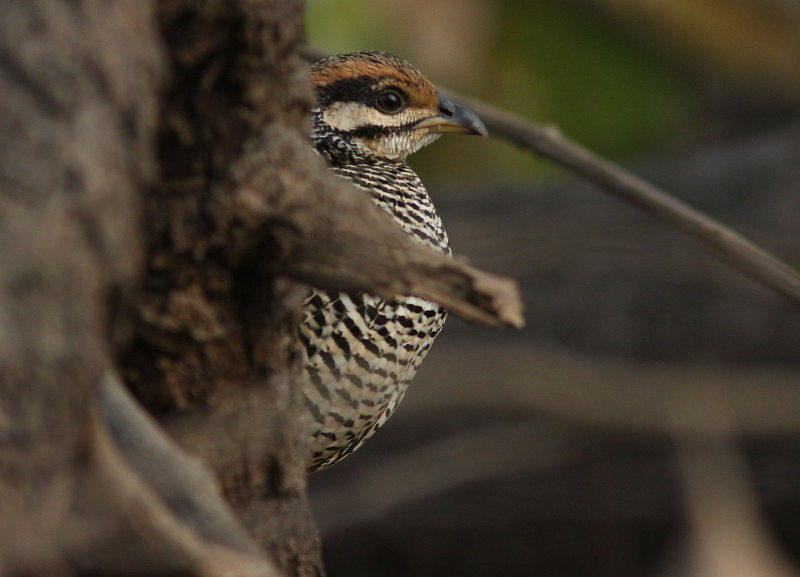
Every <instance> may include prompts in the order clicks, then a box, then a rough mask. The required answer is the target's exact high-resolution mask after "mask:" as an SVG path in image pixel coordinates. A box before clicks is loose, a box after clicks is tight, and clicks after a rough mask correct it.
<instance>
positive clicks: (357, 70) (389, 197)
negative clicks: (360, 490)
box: [298, 50, 487, 473]
mask: <svg viewBox="0 0 800 577" xmlns="http://www.w3.org/2000/svg"><path fill="white" fill-rule="evenodd" d="M311 84H312V87H313V89H314V91H315V93H316V97H317V104H316V106H315V107H314V108H313V109H312V110H311V116H312V130H311V141H312V144H313V146H314V149H315V150H316V152H317V153H318V154H319V155H320V156H321V157H322V158H323V159H324V160H325V161H326V162H327V164H328V167H329V169H330V170H331V171H332V172H333V173H334V174H336V175H338V176H339V177H341V178H344V179H345V180H348V181H349V182H351V183H352V184H354V185H355V186H356V187H357V188H358V189H360V190H361V191H364V192H366V193H367V194H369V196H370V198H371V199H372V201H373V202H374V203H375V204H376V205H378V206H379V207H380V208H382V209H383V210H385V211H386V212H387V213H388V214H389V215H390V216H391V217H392V218H393V220H394V221H395V222H396V223H397V224H398V225H400V227H401V228H402V229H403V230H404V231H405V232H406V233H407V234H408V235H409V236H410V237H411V238H412V239H414V240H415V241H417V242H419V243H421V244H423V245H426V246H428V247H431V248H433V249H435V250H437V251H439V252H441V253H444V254H446V255H448V256H452V254H451V250H450V246H449V242H448V238H447V232H446V231H445V229H444V226H443V225H442V221H441V219H440V218H439V215H438V213H437V212H436V209H435V207H434V205H433V202H432V201H431V198H430V196H429V194H428V191H427V190H426V188H425V185H424V184H423V182H422V180H421V179H420V177H419V176H418V175H417V174H416V173H415V172H414V171H413V170H412V169H411V167H410V166H409V165H408V163H407V162H406V158H407V157H408V156H409V155H410V154H412V153H414V152H416V151H417V150H419V149H420V148H422V147H423V146H426V145H428V144H430V143H432V142H434V141H435V140H437V139H438V138H439V137H440V136H441V135H442V134H445V133H461V134H476V135H483V136H487V130H486V127H485V125H484V124H483V122H482V121H481V120H480V118H479V117H478V116H477V115H476V114H475V113H474V112H472V111H471V110H469V109H468V108H466V107H464V106H461V105H459V104H456V103H455V102H453V101H452V100H450V99H449V98H446V97H445V96H443V95H441V94H439V93H438V91H437V90H436V88H435V87H434V85H433V84H431V82H430V81H429V80H428V79H427V78H426V77H425V76H424V75H423V74H422V73H421V72H420V71H419V70H417V69H416V68H415V67H414V66H412V65H411V64H409V63H408V62H406V61H405V60H403V59H401V58H398V57H397V56H394V55H392V54H389V53H387V52H382V51H374V50H367V51H359V52H351V53H347V54H338V55H334V56H330V57H327V58H324V59H322V60H320V61H318V62H316V63H314V64H313V65H312V66H311ZM446 317H447V311H446V310H445V309H444V308H443V307H441V306H440V305H438V304H436V303H433V302H430V301H427V300H424V299H422V298H418V297H413V296H403V297H396V298H394V299H391V300H387V299H383V298H379V297H377V296H374V295H370V294H365V293H342V292H334V291H325V290H318V289H311V291H310V294H309V295H308V297H307V298H306V299H305V302H304V303H303V308H302V320H301V322H300V325H299V330H298V336H299V339H300V342H301V349H302V350H303V353H304V357H303V362H304V369H305V380H304V383H303V386H302V403H303V405H304V407H305V408H306V410H307V413H308V416H309V417H310V419H309V422H311V435H310V446H309V460H308V464H307V471H308V472H309V473H311V472H314V471H318V470H322V469H325V468H327V467H329V466H330V465H333V464H334V463H336V462H338V461H340V460H341V459H343V458H344V457H346V456H347V455H349V454H351V453H352V452H353V451H355V450H356V449H358V448H359V447H361V445H363V443H364V442H365V441H366V440H367V439H368V438H369V437H370V436H372V435H373V434H374V433H375V431H376V430H378V429H379V428H380V427H381V426H383V425H384V423H386V421H387V419H388V418H389V417H390V416H391V414H392V413H393V412H394V410H395V408H396V407H397V405H398V403H399V402H400V401H401V399H402V398H403V395H404V394H405V392H406V390H407V388H408V385H409V383H410V382H411V380H412V379H413V378H414V375H415V374H416V372H417V369H418V368H419V366H420V364H421V363H422V360H423V359H424V358H425V356H426V354H427V353H428V350H429V349H430V347H431V345H432V344H433V341H434V339H435V338H436V336H437V335H438V334H439V332H440V331H441V329H442V326H443V325H444V322H445V319H446Z"/></svg>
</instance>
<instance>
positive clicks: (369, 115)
mask: <svg viewBox="0 0 800 577" xmlns="http://www.w3.org/2000/svg"><path fill="white" fill-rule="evenodd" d="M422 118H424V113H420V112H419V111H416V110H413V109H412V110H406V111H403V112H401V113H400V114H385V113H383V112H380V111H378V110H376V109H375V108H373V107H372V106H368V105H366V104H362V103H360V102H334V103H333V104H331V105H330V106H328V107H327V108H326V109H325V112H323V114H322V120H323V121H324V122H325V124H327V125H328V126H330V127H331V128H335V129H337V130H342V131H344V132H348V131H350V130H355V129H356V128H361V127H362V126H387V127H389V126H403V125H404V124H408V123H409V122H413V121H414V120H417V119H420V120H421V119H422Z"/></svg>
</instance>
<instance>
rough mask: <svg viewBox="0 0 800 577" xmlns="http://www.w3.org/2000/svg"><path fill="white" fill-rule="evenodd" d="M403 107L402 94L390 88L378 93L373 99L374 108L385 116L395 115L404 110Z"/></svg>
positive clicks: (404, 103)
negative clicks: (384, 113)
mask: <svg viewBox="0 0 800 577" xmlns="http://www.w3.org/2000/svg"><path fill="white" fill-rule="evenodd" d="M405 105H406V102H405V98H404V97H403V95H402V93H400V92H398V91H397V90H394V89H391V88H390V89H387V90H384V91H382V92H380V93H378V97H377V98H376V99H375V107H376V108H377V109H378V110H380V111H381V112H386V113H387V114H396V113H397V112H400V111H401V110H402V109H403V108H405Z"/></svg>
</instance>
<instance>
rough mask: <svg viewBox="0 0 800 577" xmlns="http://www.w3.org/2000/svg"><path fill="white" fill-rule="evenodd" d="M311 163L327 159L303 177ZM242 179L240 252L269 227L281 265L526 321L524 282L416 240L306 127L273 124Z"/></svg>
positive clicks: (237, 175) (236, 254) (238, 175)
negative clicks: (299, 131)
mask: <svg viewBox="0 0 800 577" xmlns="http://www.w3.org/2000/svg"><path fill="white" fill-rule="evenodd" d="M276 156H280V160H277V159H276ZM310 164H311V165H313V164H319V170H318V171H317V177H316V178H315V179H314V180H313V182H311V183H298V182H296V179H294V178H293V177H292V174H293V173H292V171H293V170H299V169H300V167H301V166H302V167H304V169H306V170H307V169H308V166H309V165H310ZM265 166H282V167H284V169H285V170H284V171H283V173H282V174H283V175H285V176H286V178H285V179H278V181H276V180H275V179H274V178H272V173H269V172H267V171H265V170H264V167H265ZM232 179H233V183H232V186H233V188H234V194H233V198H234V200H233V202H234V203H235V204H236V206H235V208H234V210H233V213H234V217H233V218H234V220H235V224H234V225H233V226H234V228H235V230H236V234H237V238H238V239H239V240H240V241H241V242H240V243H239V245H238V246H235V247H234V249H233V254H232V255H231V256H232V258H234V259H235V260H238V261H241V260H242V259H248V258H251V259H252V258H256V259H257V258H258V255H257V254H254V253H253V251H256V253H258V251H259V250H261V248H260V247H259V243H260V242H264V241H265V240H266V239H264V237H263V234H267V235H270V238H269V241H270V243H277V245H278V247H279V250H280V252H281V255H280V256H281V258H280V259H279V260H280V264H279V266H278V268H279V270H278V271H277V272H281V273H284V274H287V275H289V276H291V277H294V278H296V279H299V280H301V281H303V282H306V283H308V284H311V285H314V286H317V287H321V288H329V289H334V290H363V291H368V292H371V293H373V294H376V295H379V296H382V297H385V298H393V297H394V296H396V295H401V294H402V295H409V294H413V295H416V296H421V297H425V298H428V299H430V300H433V301H436V302H438V303H440V304H442V305H444V306H445V307H447V308H448V309H449V310H450V311H451V312H453V313H454V314H457V315H459V316H461V317H463V318H465V319H466V320H469V321H472V322H476V323H480V324H485V325H491V326H497V325H500V324H506V325H510V326H513V327H517V328H520V327H522V326H523V324H524V320H523V317H522V299H521V297H520V294H519V289H518V287H517V285H516V283H515V282H514V281H512V280H510V279H507V278H502V277H499V276H495V275H492V274H490V273H487V272H483V271H480V270H477V269H475V268H473V267H471V266H469V265H467V264H465V263H463V262H459V261H457V260H455V261H454V260H451V259H449V258H447V257H445V256H444V255H442V254H440V253H438V252H435V251H433V250H432V249H429V248H427V247H424V246H422V245H420V244H419V243H416V242H413V241H412V240H411V239H410V238H409V237H408V235H407V234H405V233H404V232H403V231H402V230H401V229H400V228H399V227H398V226H397V225H396V224H394V223H393V222H392V221H391V219H389V217H388V216H386V215H385V214H384V213H383V212H382V211H381V210H380V209H378V208H376V207H375V206H373V205H372V203H370V202H366V201H365V197H364V195H363V194H362V193H360V192H359V191H357V190H356V189H355V187H353V186H352V185H350V184H348V183H346V182H345V181H343V180H341V179H337V178H335V177H332V176H331V175H330V173H329V172H328V171H327V170H326V169H325V168H324V167H323V165H322V162H321V160H320V159H318V158H317V157H315V156H314V154H313V153H312V152H311V151H310V150H309V146H308V143H307V142H306V141H304V140H303V139H301V138H300V137H299V136H298V135H296V134H293V133H288V134H287V133H286V132H285V131H279V130H268V131H267V134H266V136H265V138H264V139H263V140H259V141H258V142H256V143H254V144H253V145H252V146H251V147H250V150H249V151H248V152H246V153H245V155H244V156H243V158H242V159H241V161H240V162H239V164H238V165H237V166H236V167H234V169H233V170H232ZM298 186H305V187H307V189H306V190H305V191H304V194H302V195H297V194H294V195H289V194H281V191H282V190H287V189H291V188H292V187H294V188H296V187H298ZM219 197H220V199H221V202H225V201H226V199H228V198H230V195H229V193H226V192H221V193H220V194H219ZM280 199H291V200H283V201H281V200H280ZM281 205H282V206H281ZM276 206H280V209H279V210H276V209H275V207H276ZM267 223H269V226H268V227H267V226H266V224H267ZM354 223H358V224H357V226H355V225H354ZM259 231H262V232H263V234H262V235H261V236H259ZM234 244H236V243H234Z"/></svg>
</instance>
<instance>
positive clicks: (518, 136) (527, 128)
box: [442, 90, 800, 302]
mask: <svg viewBox="0 0 800 577" xmlns="http://www.w3.org/2000/svg"><path fill="white" fill-rule="evenodd" d="M442 92H443V93H445V94H451V95H452V96H453V98H457V99H458V100H459V101H460V102H463V103H464V104H465V105H466V106H469V107H470V108H471V109H472V110H474V111H475V112H476V113H477V114H478V115H479V116H480V117H481V118H482V119H483V121H484V123H485V124H486V126H487V127H488V128H489V131H490V132H492V133H494V134H496V135H498V136H501V137H503V138H505V139H507V140H509V141H510V142H513V143H514V144H517V145H519V146H521V147H523V148H526V149H528V150H530V151H532V152H534V153H536V154H538V155H541V156H543V157H545V158H549V159H550V160H553V161H555V162H557V163H559V164H561V165H562V166H565V167H566V168H569V169H570V170H572V171H573V172H576V173H577V174H579V175H581V176H583V177H584V178H586V179H587V180H589V181H590V182H593V183H594V184H596V185H598V186H600V187H602V188H603V189H604V190H606V191H608V192H610V193H611V194H613V195H614V196H615V197H617V198H619V199H620V200H622V201H624V202H626V203H628V204H630V205H632V206H634V207H636V208H639V209H641V210H643V211H645V212H647V213H650V214H652V215H653V216H655V217H656V218H658V219H659V220H662V221H664V222H666V223H668V224H671V225H673V226H675V227H676V228H678V229H680V230H682V231H684V232H686V233H688V234H689V235H690V236H692V237H693V238H695V239H696V240H697V241H699V242H700V243H701V244H703V245H704V246H705V247H706V248H707V249H709V250H710V251H711V252H712V253H714V254H715V255H716V256H717V257H719V258H720V259H721V260H723V261H724V262H726V263H727V264H729V265H730V266H732V267H733V268H735V269H737V270H738V271H740V272H742V273H744V274H746V275H747V276H749V277H751V278H752V279H754V280H756V281H757V282H759V283H761V284H762V285H764V286H766V287H768V288H770V289H772V290H774V291H776V292H778V293H780V294H782V295H784V296H786V297H788V298H790V299H791V300H793V301H795V302H800V273H798V271H797V270H796V269H794V268H792V267H791V266H789V265H788V264H786V263H785V262H783V261H781V260H780V259H778V258H777V257H776V256H774V255H773V254H771V253H769V252H767V251H765V250H764V249H762V248H761V247H759V246H758V245H756V244H754V243H753V242H751V241H750V240H748V239H746V238H744V237H743V236H742V235H740V234H739V233H737V232H736V231H734V230H732V229H731V228H729V227H727V226H725V225H723V224H722V223H720V222H718V221H716V220H714V219H713V218H711V217H709V216H708V215H705V214H703V213H702V212H700V211H698V210H695V209H694V208H692V207H690V206H688V205H687V204H685V203H683V202H681V201H680V200H678V199H677V198H675V197H674V196H671V195H669V194H667V193H666V192H664V191H662V190H660V189H659V188H657V187H656V186H653V185H652V184H650V183H649V182H647V181H645V180H643V179H641V178H639V177H637V176H635V175H633V174H631V173H630V172H628V171H626V170H625V169H623V168H622V167H620V166H618V165H616V164H614V163H613V162H610V161H608V160H605V159H603V158H600V157H599V156H597V155H596V154H594V153H592V152H590V151H589V150H587V149H585V148H583V147H582V146H580V145H578V144H576V143H575V142H572V141H571V140H569V139H568V138H566V137H565V136H563V135H562V134H561V133H560V132H559V131H558V129H556V128H555V127H546V126H540V125H537V124H534V123H533V122H530V121H528V120H525V119H524V118H521V117H519V116H516V115H514V114H511V113H508V112H506V111H504V110H500V109H498V108H495V107H494V106H490V105H489V104H486V103H484V102H480V101H478V100H474V99H471V98H467V97H464V96H461V95H455V94H453V93H452V92H450V91H448V90H442Z"/></svg>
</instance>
